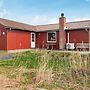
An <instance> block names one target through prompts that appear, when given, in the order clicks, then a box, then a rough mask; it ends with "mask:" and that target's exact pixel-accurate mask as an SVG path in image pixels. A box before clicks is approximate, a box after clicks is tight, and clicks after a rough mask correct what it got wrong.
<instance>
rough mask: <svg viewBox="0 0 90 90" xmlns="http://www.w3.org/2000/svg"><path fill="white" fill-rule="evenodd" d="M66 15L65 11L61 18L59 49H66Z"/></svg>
mask: <svg viewBox="0 0 90 90" xmlns="http://www.w3.org/2000/svg"><path fill="white" fill-rule="evenodd" d="M65 27H66V17H64V13H61V17H60V18H59V49H61V50H64V49H65V44H66V33H65V30H64V29H65Z"/></svg>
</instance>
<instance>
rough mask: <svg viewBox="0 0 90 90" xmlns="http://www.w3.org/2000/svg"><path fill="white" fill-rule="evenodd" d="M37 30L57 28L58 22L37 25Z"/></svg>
mask: <svg viewBox="0 0 90 90" xmlns="http://www.w3.org/2000/svg"><path fill="white" fill-rule="evenodd" d="M36 29H37V31H49V30H50V31H51V30H58V29H59V24H47V25H37V26H36Z"/></svg>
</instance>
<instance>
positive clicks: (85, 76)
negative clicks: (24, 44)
mask: <svg viewBox="0 0 90 90" xmlns="http://www.w3.org/2000/svg"><path fill="white" fill-rule="evenodd" d="M0 75H4V76H5V78H6V79H7V78H8V79H9V80H7V82H10V83H9V84H6V86H5V87H4V88H5V89H6V88H7V87H8V88H10V90H11V89H12V90H16V88H17V90H37V89H36V88H45V89H47V90H89V89H90V54H80V53H65V52H59V51H47V50H33V51H26V52H23V53H17V54H15V55H14V59H13V60H4V61H0ZM13 81H14V87H13V85H12V84H11V83H12V82H13Z"/></svg>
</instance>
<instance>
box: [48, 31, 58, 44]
mask: <svg viewBox="0 0 90 90" xmlns="http://www.w3.org/2000/svg"><path fill="white" fill-rule="evenodd" d="M48 33H55V35H56V40H55V41H48ZM47 42H52V43H56V42H57V33H56V32H55V31H54V32H47Z"/></svg>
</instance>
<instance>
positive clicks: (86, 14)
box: [0, 0, 90, 25]
mask: <svg viewBox="0 0 90 90" xmlns="http://www.w3.org/2000/svg"><path fill="white" fill-rule="evenodd" d="M62 12H64V13H65V16H66V18H67V21H77V20H85V19H90V0H0V17H1V18H7V19H11V20H15V21H19V22H24V23H28V24H31V25H36V24H52V23H58V18H59V16H60V14H61V13H62Z"/></svg>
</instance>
